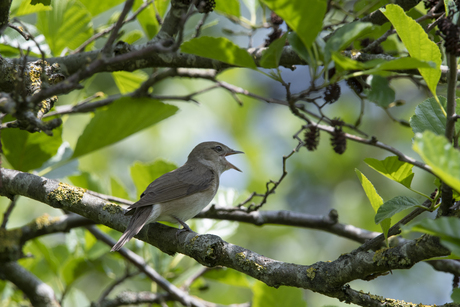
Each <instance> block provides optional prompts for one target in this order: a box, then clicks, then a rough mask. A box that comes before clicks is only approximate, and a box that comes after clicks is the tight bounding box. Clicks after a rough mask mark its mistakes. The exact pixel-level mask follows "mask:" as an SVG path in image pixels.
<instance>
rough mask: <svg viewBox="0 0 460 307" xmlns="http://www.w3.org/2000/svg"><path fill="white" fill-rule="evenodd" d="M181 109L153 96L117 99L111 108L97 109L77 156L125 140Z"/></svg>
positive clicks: (75, 152) (79, 146)
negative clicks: (152, 97) (151, 97)
mask: <svg viewBox="0 0 460 307" xmlns="http://www.w3.org/2000/svg"><path fill="white" fill-rule="evenodd" d="M177 110H178V108H177V107H175V106H171V105H167V104H164V103H162V102H160V101H158V100H155V99H150V98H131V97H122V98H120V99H117V100H115V101H114V102H113V103H112V104H111V105H109V106H108V107H106V108H104V109H97V110H96V112H95V114H94V117H93V118H92V119H91V121H90V122H89V124H88V125H87V126H86V128H85V130H84V131H83V133H82V134H81V135H80V137H79V138H78V141H77V145H76V147H75V150H74V153H73V158H77V157H80V156H83V155H85V154H87V153H90V152H92V151H95V150H98V149H100V148H102V147H105V146H108V145H111V144H114V143H116V142H118V141H121V140H123V139H124V138H126V137H128V136H130V135H132V134H134V133H136V132H138V131H141V130H142V129H145V128H147V127H149V126H151V125H154V124H156V123H158V122H159V121H161V120H163V119H165V118H168V117H170V116H171V115H174V114H175V113H176V112H177ZM115 121H116V124H114V122H115Z"/></svg>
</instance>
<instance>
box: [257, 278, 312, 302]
mask: <svg viewBox="0 0 460 307" xmlns="http://www.w3.org/2000/svg"><path fill="white" fill-rule="evenodd" d="M252 292H253V293H254V297H253V301H252V307H278V306H296V307H302V306H303V307H306V306H307V303H306V302H305V301H304V299H303V292H302V290H301V289H298V288H293V287H286V286H281V287H279V288H278V289H275V288H273V287H269V286H267V285H266V284H264V283H263V282H260V281H256V283H255V285H254V286H253V287H252Z"/></svg>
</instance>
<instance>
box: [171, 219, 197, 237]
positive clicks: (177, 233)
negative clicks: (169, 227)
mask: <svg viewBox="0 0 460 307" xmlns="http://www.w3.org/2000/svg"><path fill="white" fill-rule="evenodd" d="M172 217H173V218H174V219H175V220H176V221H178V222H179V224H181V225H182V227H184V228H182V229H178V230H177V232H176V238H177V236H178V235H179V234H180V233H181V232H183V231H190V232H193V230H192V229H191V228H190V227H189V226H188V225H187V224H186V223H185V222H184V221H183V220H181V219H180V218H178V217H176V216H174V215H173V216H172Z"/></svg>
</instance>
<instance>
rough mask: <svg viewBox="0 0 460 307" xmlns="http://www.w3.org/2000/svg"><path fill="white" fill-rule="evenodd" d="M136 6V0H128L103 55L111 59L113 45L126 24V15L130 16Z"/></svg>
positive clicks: (103, 50)
mask: <svg viewBox="0 0 460 307" xmlns="http://www.w3.org/2000/svg"><path fill="white" fill-rule="evenodd" d="M133 4H134V0H126V2H125V6H124V7H123V10H122V11H121V14H120V17H119V18H118V20H117V22H116V23H115V26H114V27H113V30H112V32H111V33H110V36H109V38H108V39H107V41H106V42H105V45H104V47H103V48H102V50H101V53H102V54H103V55H104V56H106V57H109V55H110V51H111V50H112V45H113V42H115V39H116V38H117V35H118V31H120V29H121V27H122V26H123V24H124V20H125V17H126V15H128V13H129V11H130V10H131V7H132V6H133Z"/></svg>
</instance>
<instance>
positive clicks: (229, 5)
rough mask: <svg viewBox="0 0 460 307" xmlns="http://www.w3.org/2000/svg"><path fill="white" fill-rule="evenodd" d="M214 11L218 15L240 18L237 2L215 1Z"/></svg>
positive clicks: (233, 0)
mask: <svg viewBox="0 0 460 307" xmlns="http://www.w3.org/2000/svg"><path fill="white" fill-rule="evenodd" d="M215 10H216V11H217V12H220V13H224V14H228V15H232V16H236V17H240V2H239V1H238V0H225V1H216V8H215Z"/></svg>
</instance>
